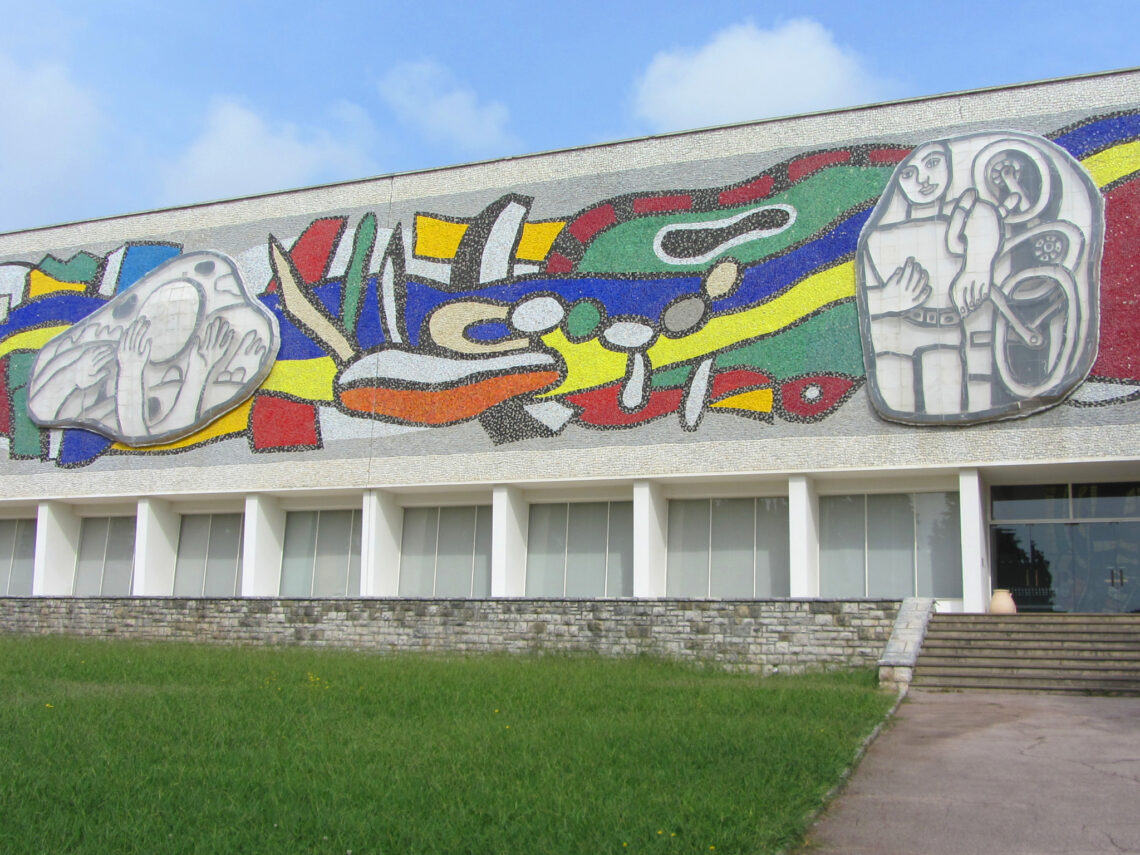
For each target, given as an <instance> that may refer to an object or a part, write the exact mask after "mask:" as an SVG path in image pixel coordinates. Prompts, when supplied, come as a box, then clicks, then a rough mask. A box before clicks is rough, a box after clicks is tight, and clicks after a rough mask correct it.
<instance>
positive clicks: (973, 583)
mask: <svg viewBox="0 0 1140 855" xmlns="http://www.w3.org/2000/svg"><path fill="white" fill-rule="evenodd" d="M958 507H959V509H960V513H961V526H962V610H963V611H967V612H984V611H985V610H986V608H987V606H988V605H989V601H990V562H989V550H988V549H987V548H986V533H987V532H986V485H985V484H984V483H983V482H982V475H981V473H980V472H979V471H978V470H977V469H962V470H960V471H959V472H958Z"/></svg>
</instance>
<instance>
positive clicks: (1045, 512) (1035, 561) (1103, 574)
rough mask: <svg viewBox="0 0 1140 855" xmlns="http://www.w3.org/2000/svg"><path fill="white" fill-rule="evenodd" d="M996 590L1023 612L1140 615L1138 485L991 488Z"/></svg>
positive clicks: (1139, 491)
mask: <svg viewBox="0 0 1140 855" xmlns="http://www.w3.org/2000/svg"><path fill="white" fill-rule="evenodd" d="M990 499H991V501H990V521H991V524H990V555H991V557H992V559H993V567H994V587H996V588H1008V589H1009V590H1010V593H1011V594H1012V595H1013V599H1014V602H1016V603H1017V608H1018V610H1019V611H1024V612H1041V611H1046V612H1105V613H1109V612H1114V613H1121V612H1140V483H1136V482H1128V483H1109V484H1047V485H1027V486H1008V487H993V488H992V489H991V492H990Z"/></svg>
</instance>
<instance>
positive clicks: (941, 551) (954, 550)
mask: <svg viewBox="0 0 1140 855" xmlns="http://www.w3.org/2000/svg"><path fill="white" fill-rule="evenodd" d="M914 508H915V515H916V522H915V531H916V538H915V550H916V553H917V554H916V558H917V561H918V596H920V597H961V596H962V537H961V512H960V510H959V503H958V494H957V493H918V494H916V495H915V497H914Z"/></svg>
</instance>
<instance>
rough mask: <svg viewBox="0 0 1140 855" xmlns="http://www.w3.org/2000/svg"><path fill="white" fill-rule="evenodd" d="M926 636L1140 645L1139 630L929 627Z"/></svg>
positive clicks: (948, 638) (937, 638)
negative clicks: (1129, 631) (1082, 630)
mask: <svg viewBox="0 0 1140 855" xmlns="http://www.w3.org/2000/svg"><path fill="white" fill-rule="evenodd" d="M926 637H927V638H928V639H930V640H931V641H937V640H942V639H946V640H953V641H969V640H971V639H984V640H991V639H992V640H994V641H1025V640H1031V639H1040V640H1042V641H1047V640H1050V639H1058V640H1062V641H1064V640H1071V641H1084V642H1097V643H1106V642H1112V643H1117V644H1134V645H1136V646H1138V647H1140V630H1138V631H1137V632H1135V633H1128V632H1102V633H1093V632H1055V631H1047V632H1032V631H1012V630H993V629H975V630H969V629H962V630H955V631H953V632H949V631H947V630H945V629H931V630H928V631H927V633H926Z"/></svg>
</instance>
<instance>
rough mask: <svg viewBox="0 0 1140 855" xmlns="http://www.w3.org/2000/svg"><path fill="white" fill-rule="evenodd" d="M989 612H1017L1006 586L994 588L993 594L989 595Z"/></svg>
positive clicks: (998, 613) (1009, 613) (1011, 613)
mask: <svg viewBox="0 0 1140 855" xmlns="http://www.w3.org/2000/svg"><path fill="white" fill-rule="evenodd" d="M990 614H992V615H1015V614H1017V604H1016V603H1015V602H1014V601H1013V597H1012V596H1011V595H1010V593H1009V590H1008V589H1007V588H994V595H993V596H992V597H990Z"/></svg>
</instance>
